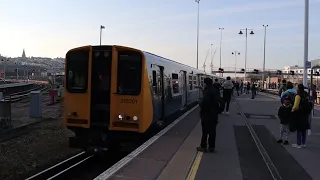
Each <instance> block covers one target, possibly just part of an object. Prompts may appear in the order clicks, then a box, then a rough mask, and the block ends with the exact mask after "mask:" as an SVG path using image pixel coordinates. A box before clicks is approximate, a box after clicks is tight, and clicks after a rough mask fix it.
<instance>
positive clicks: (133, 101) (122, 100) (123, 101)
mask: <svg viewBox="0 0 320 180" xmlns="http://www.w3.org/2000/svg"><path fill="white" fill-rule="evenodd" d="M120 103H123V104H137V103H138V100H136V99H120Z"/></svg>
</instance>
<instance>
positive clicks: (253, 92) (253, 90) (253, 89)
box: [251, 83, 257, 99]
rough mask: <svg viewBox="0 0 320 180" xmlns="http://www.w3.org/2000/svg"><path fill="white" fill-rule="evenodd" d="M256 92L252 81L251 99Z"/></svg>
mask: <svg viewBox="0 0 320 180" xmlns="http://www.w3.org/2000/svg"><path fill="white" fill-rule="evenodd" d="M256 93H257V87H256V85H255V84H254V83H252V86H251V95H252V96H251V99H254V97H255V96H256Z"/></svg>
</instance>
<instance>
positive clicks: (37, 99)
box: [29, 91, 42, 118]
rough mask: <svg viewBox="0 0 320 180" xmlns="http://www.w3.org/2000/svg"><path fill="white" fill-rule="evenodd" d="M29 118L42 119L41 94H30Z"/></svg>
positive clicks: (36, 92)
mask: <svg viewBox="0 0 320 180" xmlns="http://www.w3.org/2000/svg"><path fill="white" fill-rule="evenodd" d="M30 98H31V99H30V112H29V117H30V118H42V92H41V91H31V92H30Z"/></svg>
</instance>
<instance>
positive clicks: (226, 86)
mask: <svg viewBox="0 0 320 180" xmlns="http://www.w3.org/2000/svg"><path fill="white" fill-rule="evenodd" d="M222 88H223V100H224V102H225V104H226V108H225V111H224V113H226V114H229V105H230V101H231V96H232V94H233V83H232V81H231V78H230V76H228V77H227V80H226V81H225V82H224V83H223V85H222Z"/></svg>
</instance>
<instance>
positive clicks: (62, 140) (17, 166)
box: [0, 118, 80, 180]
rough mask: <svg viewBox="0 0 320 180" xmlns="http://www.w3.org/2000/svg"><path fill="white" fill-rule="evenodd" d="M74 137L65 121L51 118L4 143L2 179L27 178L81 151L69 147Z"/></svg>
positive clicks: (0, 148) (0, 159) (0, 164)
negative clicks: (71, 137) (69, 138)
mask: <svg viewBox="0 0 320 180" xmlns="http://www.w3.org/2000/svg"><path fill="white" fill-rule="evenodd" d="M72 135H73V133H72V132H71V131H70V130H68V129H67V128H66V127H64V126H63V122H62V119H61V118H49V119H47V120H43V121H42V122H40V123H37V124H33V125H30V127H28V130H27V132H25V133H24V134H21V135H20V136H18V137H16V138H14V139H11V140H8V141H5V142H2V143H0V179H1V180H4V179H24V178H26V177H27V176H30V175H33V174H34V173H36V172H38V171H40V170H43V169H45V168H48V167H50V166H52V165H54V164H55V163H58V162H60V161H62V160H64V159H66V158H68V157H70V156H72V155H74V154H76V153H78V152H80V150H76V149H70V148H69V147H68V137H70V136H72Z"/></svg>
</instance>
